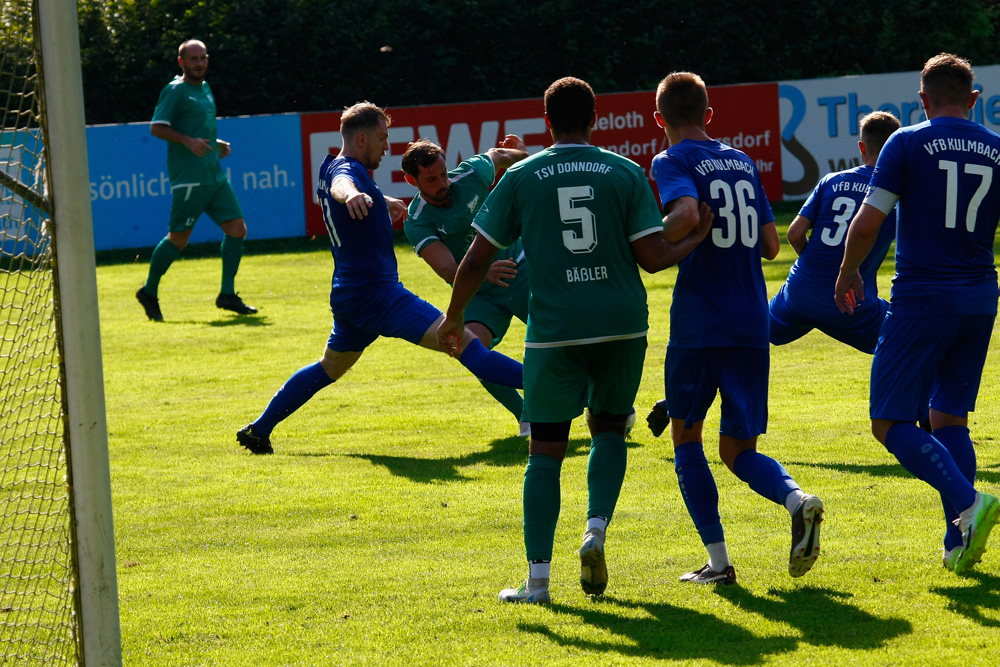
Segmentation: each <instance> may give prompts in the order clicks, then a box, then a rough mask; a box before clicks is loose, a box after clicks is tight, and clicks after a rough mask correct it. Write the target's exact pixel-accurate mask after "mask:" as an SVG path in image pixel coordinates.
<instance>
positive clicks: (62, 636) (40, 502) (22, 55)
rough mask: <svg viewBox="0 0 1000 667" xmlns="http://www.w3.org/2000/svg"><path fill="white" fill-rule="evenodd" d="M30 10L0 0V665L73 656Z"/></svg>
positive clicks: (37, 65)
mask: <svg viewBox="0 0 1000 667" xmlns="http://www.w3.org/2000/svg"><path fill="white" fill-rule="evenodd" d="M36 16H37V10H36V7H35V5H34V3H33V2H32V0H4V2H3V3H0V49H2V57H0V97H2V98H3V100H4V104H3V124H2V125H0V332H2V335H0V364H2V365H3V375H2V377H0V665H36V664H45V665H49V664H55V665H60V664H70V665H73V664H77V663H78V662H79V660H78V655H77V653H78V649H77V632H76V629H75V624H74V621H75V616H74V599H73V598H74V593H73V590H74V575H73V572H74V564H73V556H72V550H71V539H72V530H71V512H70V498H69V491H68V484H67V474H68V468H67V455H66V452H65V449H64V446H63V405H64V401H63V396H62V388H61V387H62V382H61V379H60V355H59V346H58V339H57V333H58V327H57V324H56V320H57V317H56V315H57V313H56V308H57V306H56V284H55V278H54V274H53V268H54V262H55V258H54V253H53V244H52V239H51V236H50V234H49V221H50V220H51V214H52V206H51V204H50V202H49V200H48V197H47V187H46V182H47V171H46V163H47V159H46V136H45V119H44V116H43V111H44V100H43V99H42V92H41V91H42V86H41V77H42V74H43V72H42V63H41V58H40V54H39V43H40V40H39V39H38V37H37V35H36V34H35V31H36V30H37V26H36V23H37V20H36Z"/></svg>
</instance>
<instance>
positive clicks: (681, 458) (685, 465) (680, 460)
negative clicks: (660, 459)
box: [674, 441, 726, 544]
mask: <svg viewBox="0 0 1000 667" xmlns="http://www.w3.org/2000/svg"><path fill="white" fill-rule="evenodd" d="M674 468H675V470H676V471H677V483H678V484H679V485H680V487H681V497H683V498H684V505H686V506H687V511H688V514H690V515H691V518H692V519H693V520H694V527H695V528H697V529H698V535H700V536H701V542H702V544H712V543H714V542H725V541H726V537H725V534H724V533H723V531H722V521H721V520H720V518H719V489H718V487H716V486H715V478H714V477H712V470H711V468H709V467H708V459H706V458H705V450H704V448H703V447H702V445H701V443H700V442H696V441H692V442H685V443H684V444H683V445H681V446H679V447H675V448H674Z"/></svg>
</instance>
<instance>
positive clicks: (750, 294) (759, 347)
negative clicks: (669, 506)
mask: <svg viewBox="0 0 1000 667" xmlns="http://www.w3.org/2000/svg"><path fill="white" fill-rule="evenodd" d="M656 109H657V110H656V113H655V117H656V122H657V123H658V124H659V125H660V127H662V128H663V129H664V131H665V132H666V135H667V140H668V141H669V143H670V148H668V149H667V150H666V151H664V152H662V153H660V154H659V155H657V156H656V157H654V158H653V165H652V174H653V176H654V177H655V178H656V184H657V187H658V188H659V191H660V200H661V201H662V202H663V206H664V209H665V210H667V211H668V212H669V213H668V214H667V217H666V218H665V219H664V229H665V233H666V235H667V238H668V239H671V240H678V239H680V238H682V237H683V236H684V235H686V234H688V233H690V231H691V229H693V228H694V227H695V225H697V224H698V206H699V202H708V204H709V205H710V206H711V207H712V211H713V212H714V214H715V221H714V223H713V227H712V231H711V233H710V234H709V236H708V237H707V238H706V239H705V241H704V242H703V243H702V244H701V245H699V246H698V247H697V248H695V250H694V251H693V252H692V253H691V254H690V255H688V256H687V257H686V258H685V259H684V260H683V261H682V262H681V263H680V268H679V269H678V273H677V282H676V284H675V286H674V294H673V304H672V305H671V308H670V340H669V343H668V345H667V357H666V362H665V364H664V375H665V386H666V399H665V400H666V407H667V410H668V411H669V415H670V435H671V438H672V439H673V444H674V464H675V467H676V470H677V480H678V482H679V483H680V488H681V495H682V496H683V497H684V503H685V505H686V506H687V509H688V512H689V513H690V514H691V518H692V519H693V520H694V524H695V527H696V528H697V529H698V534H699V535H700V536H701V539H702V542H703V543H704V544H705V547H706V549H707V550H708V564H707V565H705V566H704V567H702V568H701V569H698V570H695V571H693V572H689V573H687V574H685V575H683V576H682V577H681V581H690V582H694V583H702V584H705V583H716V582H717V583H726V584H731V583H733V582H734V581H736V570H735V568H734V567H733V565H732V563H731V562H730V560H729V553H728V550H727V548H726V542H725V536H724V534H723V530H722V522H721V520H720V517H719V494H718V490H717V487H716V485H715V479H714V478H713V477H712V472H711V470H710V468H709V467H708V460H707V459H706V457H705V453H704V449H703V445H702V443H703V435H702V431H703V428H704V420H705V415H706V414H707V412H708V408H709V407H710V406H711V404H712V403H713V401H714V400H715V396H716V393H719V394H721V395H722V423H721V425H720V427H719V455H720V456H721V458H722V461H723V463H725V464H726V467H728V468H729V469H730V470H731V471H732V472H733V473H735V474H736V476H737V477H739V478H740V479H741V480H743V481H744V482H746V483H747V484H748V485H749V486H750V488H751V489H753V490H754V491H756V492H757V493H758V494H760V495H761V496H763V497H764V498H767V499H768V500H771V501H773V502H775V503H777V504H779V505H783V506H784V507H785V508H787V510H788V512H789V513H790V514H791V516H792V546H791V552H790V555H789V561H788V571H789V574H791V575H792V576H793V577H800V576H802V575H803V574H805V573H806V572H808V571H809V569H810V568H811V567H812V565H813V563H815V561H816V558H817V557H818V556H819V524H820V521H822V516H823V503H822V502H821V501H820V499H819V498H817V497H816V496H813V495H807V494H805V493H803V492H802V489H801V488H800V487H799V485H798V484H796V483H795V480H793V479H792V478H791V477H790V476H789V474H788V473H787V472H786V471H785V469H784V468H783V467H782V466H781V464H780V463H778V462H777V461H775V460H774V459H772V458H770V457H767V456H765V455H763V454H761V453H760V452H758V451H757V436H759V435H760V434H761V433H764V431H765V429H766V428H767V382H768V372H769V357H768V355H769V352H770V350H769V347H768V312H767V293H766V291H765V285H764V274H763V270H762V268H761V257H762V256H763V257H766V258H768V259H774V257H775V256H776V255H777V254H778V245H779V241H778V232H777V231H776V229H775V226H774V216H773V214H772V213H771V206H770V204H769V203H768V201H767V197H766V196H765V194H764V187H763V185H762V184H761V181H760V176H759V174H758V173H757V168H756V166H755V165H754V163H753V161H752V160H751V159H750V158H749V157H747V155H746V154H745V153H743V152H741V151H739V150H736V149H735V148H731V147H729V146H726V145H725V144H722V143H720V142H718V141H715V140H713V139H711V138H710V137H709V136H708V134H707V132H706V130H705V126H706V125H707V124H708V123H709V121H711V119H712V108H711V107H710V106H708V91H707V89H706V87H705V82H704V81H702V79H701V77H699V76H698V75H697V74H692V73H690V72H674V73H672V74H670V75H669V76H667V77H666V78H665V79H663V81H661V82H660V85H659V86H658V88H657V90H656Z"/></svg>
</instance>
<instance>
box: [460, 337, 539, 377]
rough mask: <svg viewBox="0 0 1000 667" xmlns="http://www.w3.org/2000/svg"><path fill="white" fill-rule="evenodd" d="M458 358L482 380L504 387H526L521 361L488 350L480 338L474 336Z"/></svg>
mask: <svg viewBox="0 0 1000 667" xmlns="http://www.w3.org/2000/svg"><path fill="white" fill-rule="evenodd" d="M458 360H459V361H460V362H461V363H462V365H463V366H465V367H466V368H468V369H469V370H470V371H472V374H473V375H475V376H476V377H477V378H479V379H480V380H486V381H487V382H492V383H493V384H499V385H502V386H504V387H514V388H516V389H523V388H524V371H523V369H522V367H521V364H520V362H517V361H514V360H513V359H511V358H510V357H505V356H504V355H502V354H500V353H499V352H494V351H493V350H487V349H486V346H485V345H483V344H482V343H481V342H480V341H479V339H478V338H473V339H472V342H471V343H469V344H468V345H466V346H465V349H464V350H463V351H462V354H461V356H459V358H458Z"/></svg>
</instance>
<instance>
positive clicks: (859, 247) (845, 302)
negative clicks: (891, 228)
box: [834, 204, 886, 314]
mask: <svg viewBox="0 0 1000 667" xmlns="http://www.w3.org/2000/svg"><path fill="white" fill-rule="evenodd" d="M885 215H886V214H885V213H883V212H882V211H880V210H879V209H877V208H875V207H874V206H872V205H870V204H861V208H860V209H858V212H857V214H855V216H854V219H853V220H851V225H850V227H848V228H847V241H846V242H845V244H844V259H843V261H842V262H841V264H840V273H839V274H838V275H837V286H836V288H835V291H834V300H835V301H836V302H837V308H838V309H840V312H842V313H850V314H854V306H855V305H856V302H855V299H857V300H859V301H864V299H865V284H864V281H862V280H861V274H860V273H859V269H860V267H861V262H863V261H865V258H866V257H867V256H868V253H870V252H871V250H872V247H874V245H875V241H876V240H877V239H878V231H879V229H880V228H881V227H882V222H883V221H884V220H885ZM852 290H853V293H852Z"/></svg>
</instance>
